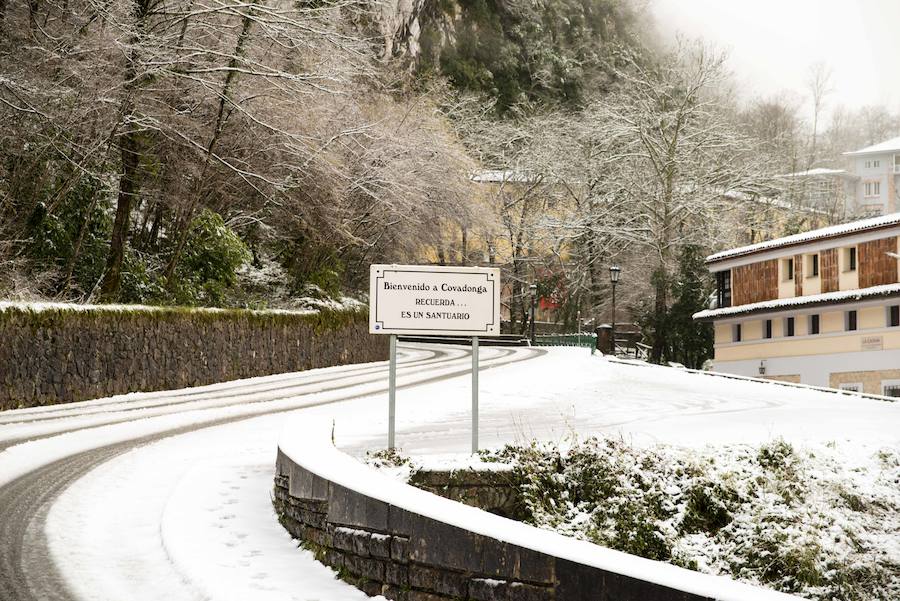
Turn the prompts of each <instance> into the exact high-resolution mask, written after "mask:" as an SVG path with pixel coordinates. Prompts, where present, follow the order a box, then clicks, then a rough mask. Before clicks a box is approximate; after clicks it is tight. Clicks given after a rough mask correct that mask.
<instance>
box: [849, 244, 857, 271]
mask: <svg viewBox="0 0 900 601" xmlns="http://www.w3.org/2000/svg"><path fill="white" fill-rule="evenodd" d="M847 271H856V247H855V246H851V247H850V248H848V249H847Z"/></svg>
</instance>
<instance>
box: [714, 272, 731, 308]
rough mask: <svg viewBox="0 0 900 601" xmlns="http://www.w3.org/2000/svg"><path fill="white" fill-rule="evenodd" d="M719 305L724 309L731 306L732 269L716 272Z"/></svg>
mask: <svg viewBox="0 0 900 601" xmlns="http://www.w3.org/2000/svg"><path fill="white" fill-rule="evenodd" d="M716 285H717V288H718V289H717V291H716V292H717V301H718V305H717V307H718V308H720V309H722V308H724V307H730V306H731V270H727V271H720V272H718V273H716Z"/></svg>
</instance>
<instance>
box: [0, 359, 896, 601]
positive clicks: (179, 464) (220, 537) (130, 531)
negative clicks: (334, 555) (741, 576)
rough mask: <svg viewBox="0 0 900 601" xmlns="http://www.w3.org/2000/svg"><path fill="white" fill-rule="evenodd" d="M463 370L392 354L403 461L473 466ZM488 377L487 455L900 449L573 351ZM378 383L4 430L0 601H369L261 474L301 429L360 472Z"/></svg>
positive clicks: (227, 398) (92, 408) (46, 416)
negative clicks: (598, 439)
mask: <svg viewBox="0 0 900 601" xmlns="http://www.w3.org/2000/svg"><path fill="white" fill-rule="evenodd" d="M469 362H470V358H469V356H468V352H467V349H464V348H459V347H441V346H428V345H406V346H404V347H402V366H401V368H400V370H399V374H398V383H399V384H400V386H402V387H403V388H401V390H400V391H399V392H398V407H397V414H398V439H397V440H398V444H399V445H400V446H401V447H402V448H404V449H405V450H407V451H409V452H412V453H415V454H417V455H426V454H430V455H446V454H461V453H465V452H466V451H467V447H468V444H469V436H470V432H469V426H470V413H469V411H470V397H469V379H468V377H467V375H468V367H469V364H470V363H469ZM482 366H483V367H485V368H486V371H485V372H484V373H483V374H482V375H481V389H482V394H481V401H482V403H481V405H482V413H481V424H482V428H481V439H482V441H483V444H484V445H485V446H494V445H498V444H503V443H505V442H510V441H515V440H525V439H530V438H532V437H539V438H542V439H551V440H559V439H561V438H564V437H567V436H572V435H578V436H585V435H589V434H593V433H600V432H606V433H619V434H620V435H622V436H625V437H628V438H629V439H631V440H634V441H635V442H655V441H664V442H671V443H674V444H682V445H698V444H715V443H720V442H754V441H759V440H768V439H771V438H773V437H775V436H782V437H785V438H788V439H790V440H794V441H797V442H804V441H805V442H817V443H822V442H829V443H831V442H834V443H835V444H840V445H842V446H844V447H845V448H846V449H847V451H848V455H849V456H852V455H853V454H854V453H858V454H860V455H865V454H868V453H869V452H871V450H872V449H873V448H878V447H880V446H884V445H898V444H900V434H898V433H900V405H898V404H893V403H886V402H881V401H873V400H870V399H864V398H860V397H856V396H846V395H836V394H828V393H822V392H817V391H811V390H803V389H796V388H790V387H783V386H777V385H773V384H760V383H754V382H736V381H734V380H727V379H724V378H717V377H713V376H706V375H699V374H691V373H687V372H684V371H683V370H674V369H670V368H661V367H652V366H640V367H637V366H631V365H624V364H617V363H611V362H608V361H605V360H604V359H602V358H600V357H599V356H594V357H592V356H590V355H589V353H588V352H587V351H586V350H585V349H551V350H550V351H549V352H547V353H545V352H544V351H543V350H539V349H524V348H515V349H513V348H490V347H486V348H482ZM499 366H502V368H500V369H493V367H499ZM385 384H386V369H385V366H384V365H383V364H371V365H363V366H346V367H340V368H331V369H324V370H314V371H309V372H304V373H299V374H286V375H281V376H272V377H267V378H256V379H253V380H246V381H242V382H233V383H226V384H218V385H214V386H207V387H203V388H198V389H190V390H184V391H175V392H166V393H153V394H142V395H130V396H128V397H118V398H114V399H106V400H99V401H91V402H87V403H79V404H75V405H67V406H59V407H48V408H39V409H32V410H24V411H14V412H6V413H0V448H3V447H6V449H5V450H4V451H2V452H0V540H2V541H3V545H2V546H0V599H3V600H4V601H6V600H10V601H13V600H15V601H18V600H37V599H40V600H45V599H64V600H73V599H97V600H101V599H102V600H116V601H118V600H120V599H129V600H136V601H140V600H158V599H167V601H179V600H181V599H185V600H192V599H213V600H216V601H220V600H231V599H234V600H238V599H240V600H247V599H253V600H254V601H255V600H269V599H271V600H275V599H279V600H281V599H285V600H286V599H297V600H301V601H313V600H317V601H326V600H335V601H337V600H342V599H360V600H361V599H364V598H365V597H364V596H363V595H362V594H361V593H359V592H358V591H356V590H355V589H353V588H351V587H348V586H346V585H344V584H343V583H341V582H339V581H336V580H335V579H334V577H333V574H332V573H331V572H330V570H328V569H326V568H324V567H323V566H321V565H320V564H317V563H316V562H314V561H312V559H311V558H310V557H309V555H308V554H305V553H304V552H302V551H300V550H298V549H296V548H295V546H294V545H293V544H292V543H291V541H290V540H289V538H288V536H287V534H286V533H285V532H284V531H283V530H282V528H281V527H280V525H279V524H278V523H277V522H276V521H275V518H274V513H273V511H272V508H271V503H270V491H271V488H272V470H273V464H274V453H275V445H276V442H277V440H278V438H279V436H290V435H291V430H290V428H289V426H288V429H287V430H286V429H285V424H290V422H291V421H292V420H294V419H302V420H304V421H305V420H308V419H316V420H325V421H326V422H330V423H332V424H333V430H334V438H335V441H336V442H337V444H338V446H340V447H341V448H343V449H344V450H347V451H349V452H351V453H353V454H362V453H363V452H364V451H365V450H367V449H375V448H379V447H380V446H382V445H383V444H384V438H385V432H386V417H387V415H386V413H387V411H386V399H385V397H386V394H385V393H384V387H385ZM411 386H415V387H414V388H411ZM291 416H293V417H291ZM26 439H32V441H31V442H22V441H23V440H26Z"/></svg>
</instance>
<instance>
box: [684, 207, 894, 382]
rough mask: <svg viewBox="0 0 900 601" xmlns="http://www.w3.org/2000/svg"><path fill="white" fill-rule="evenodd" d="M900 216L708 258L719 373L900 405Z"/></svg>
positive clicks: (702, 315)
mask: <svg viewBox="0 0 900 601" xmlns="http://www.w3.org/2000/svg"><path fill="white" fill-rule="evenodd" d="M898 259H900V213H893V214H889V215H884V216H880V217H874V218H869V219H863V220H860V221H854V222H852V223H847V224H843V225H837V226H831V227H826V228H822V229H817V230H813V231H809V232H805V233H801V234H795V235H793V236H787V237H784V238H778V239H775V240H769V241H766V242H761V243H758V244H752V245H749V246H743V247H740V248H735V249H731V250H727V251H724V252H720V253H717V254H714V255H711V256H709V257H707V259H706V263H707V265H708V266H709V269H710V271H711V272H712V273H713V274H714V275H715V278H716V282H717V293H716V299H715V302H714V306H713V308H711V309H709V310H706V311H701V312H699V313H697V314H695V315H694V319H697V320H704V321H711V322H713V324H714V329H715V359H714V369H715V370H716V371H721V372H727V373H734V374H740V375H745V376H762V377H766V378H771V379H777V380H783V381H789V382H799V383H803V384H812V385H816V386H830V387H833V388H843V389H847V390H855V391H857V392H866V393H870V394H885V395H888V396H900V283H898V282H900V260H898Z"/></svg>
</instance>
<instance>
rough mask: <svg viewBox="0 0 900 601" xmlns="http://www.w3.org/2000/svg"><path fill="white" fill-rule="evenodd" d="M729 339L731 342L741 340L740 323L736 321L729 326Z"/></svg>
mask: <svg viewBox="0 0 900 601" xmlns="http://www.w3.org/2000/svg"><path fill="white" fill-rule="evenodd" d="M731 340H732V341H733V342H740V341H741V324H739V323H736V324H734V325H733V326H731Z"/></svg>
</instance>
